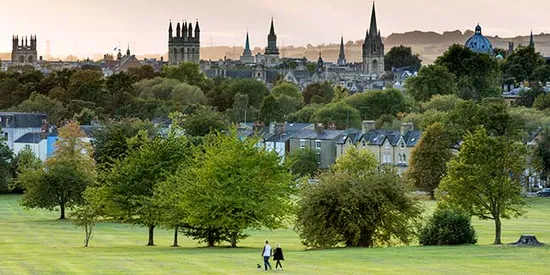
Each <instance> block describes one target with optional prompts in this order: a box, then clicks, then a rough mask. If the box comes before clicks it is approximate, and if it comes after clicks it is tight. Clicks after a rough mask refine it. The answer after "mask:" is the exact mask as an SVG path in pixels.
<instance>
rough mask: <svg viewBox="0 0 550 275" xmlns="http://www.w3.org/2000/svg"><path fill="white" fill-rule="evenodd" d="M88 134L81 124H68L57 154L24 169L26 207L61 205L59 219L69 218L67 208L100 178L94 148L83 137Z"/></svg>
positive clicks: (61, 137)
mask: <svg viewBox="0 0 550 275" xmlns="http://www.w3.org/2000/svg"><path fill="white" fill-rule="evenodd" d="M85 137H86V135H85V134H84V132H83V131H82V130H81V129H80V126H79V125H78V123H75V122H71V123H68V124H67V125H65V126H63V127H62V128H60V129H59V140H58V141H57V142H56V150H55V152H54V155H53V156H52V157H50V158H49V159H48V160H46V162H45V163H44V166H43V167H40V168H38V169H25V170H23V172H22V173H21V174H20V175H19V181H20V183H21V185H22V187H23V189H24V190H25V193H24V194H23V196H22V197H21V204H22V205H23V206H24V207H27V208H44V209H48V210H54V209H56V208H57V207H59V211H60V217H59V219H65V210H66V208H70V207H73V206H76V205H79V204H81V203H82V202H83V195H82V193H83V192H84V190H86V187H87V186H89V185H91V184H92V183H93V182H94V181H95V178H96V173H95V162H94V160H93V158H92V156H91V154H92V151H93V150H92V147H91V146H90V144H88V143H86V142H85V141H83V140H82V138H85Z"/></svg>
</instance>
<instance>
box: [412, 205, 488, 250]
mask: <svg viewBox="0 0 550 275" xmlns="http://www.w3.org/2000/svg"><path fill="white" fill-rule="evenodd" d="M419 243H420V244H421V245H457V244H475V243H477V238H476V231H475V229H474V227H472V225H471V218H470V215H468V214H467V213H465V212H463V211H461V210H458V209H436V210H435V212H434V214H433V215H432V216H431V217H430V219H429V220H428V222H427V223H426V224H425V225H424V226H423V227H422V229H421V230H420V238H419Z"/></svg>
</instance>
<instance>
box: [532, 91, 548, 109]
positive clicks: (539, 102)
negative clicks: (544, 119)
mask: <svg viewBox="0 0 550 275" xmlns="http://www.w3.org/2000/svg"><path fill="white" fill-rule="evenodd" d="M533 108H535V109H537V110H541V111H543V110H547V109H549V108H550V94H540V95H539V96H537V97H536V98H535V101H534V102H533Z"/></svg>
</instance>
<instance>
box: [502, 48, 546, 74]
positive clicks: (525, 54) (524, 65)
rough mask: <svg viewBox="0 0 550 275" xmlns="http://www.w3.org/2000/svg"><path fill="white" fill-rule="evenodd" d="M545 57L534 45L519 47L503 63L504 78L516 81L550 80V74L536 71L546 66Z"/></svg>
mask: <svg viewBox="0 0 550 275" xmlns="http://www.w3.org/2000/svg"><path fill="white" fill-rule="evenodd" d="M546 66H548V65H546V60H545V59H544V57H543V56H542V55H541V54H540V53H538V52H536V51H535V48H534V47H529V46H528V47H522V46H520V47H518V48H517V49H515V50H514V51H513V52H512V53H511V54H509V55H508V56H507V57H506V60H505V62H504V64H502V73H503V78H504V79H514V80H515V81H516V82H523V81H526V80H528V81H533V82H539V81H542V82H543V83H544V82H546V81H548V78H549V77H550V75H544V74H542V75H537V74H535V71H537V70H543V67H546Z"/></svg>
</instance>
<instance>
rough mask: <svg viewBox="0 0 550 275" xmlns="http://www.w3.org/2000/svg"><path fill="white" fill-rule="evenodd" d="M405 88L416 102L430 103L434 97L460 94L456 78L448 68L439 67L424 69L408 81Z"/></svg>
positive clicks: (430, 66)
mask: <svg viewBox="0 0 550 275" xmlns="http://www.w3.org/2000/svg"><path fill="white" fill-rule="evenodd" d="M405 87H406V89H407V92H408V93H410V94H411V95H412V96H413V97H414V99H415V100H416V101H428V100H430V99H431V98H432V97H433V96H434V95H448V94H456V93H457V92H458V88H457V86H456V79H455V76H454V75H453V74H452V73H450V72H449V70H448V69H447V68H446V67H443V66H437V65H429V66H427V67H422V69H420V71H419V72H418V76H416V77H410V78H409V79H407V81H406V82H405Z"/></svg>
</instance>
